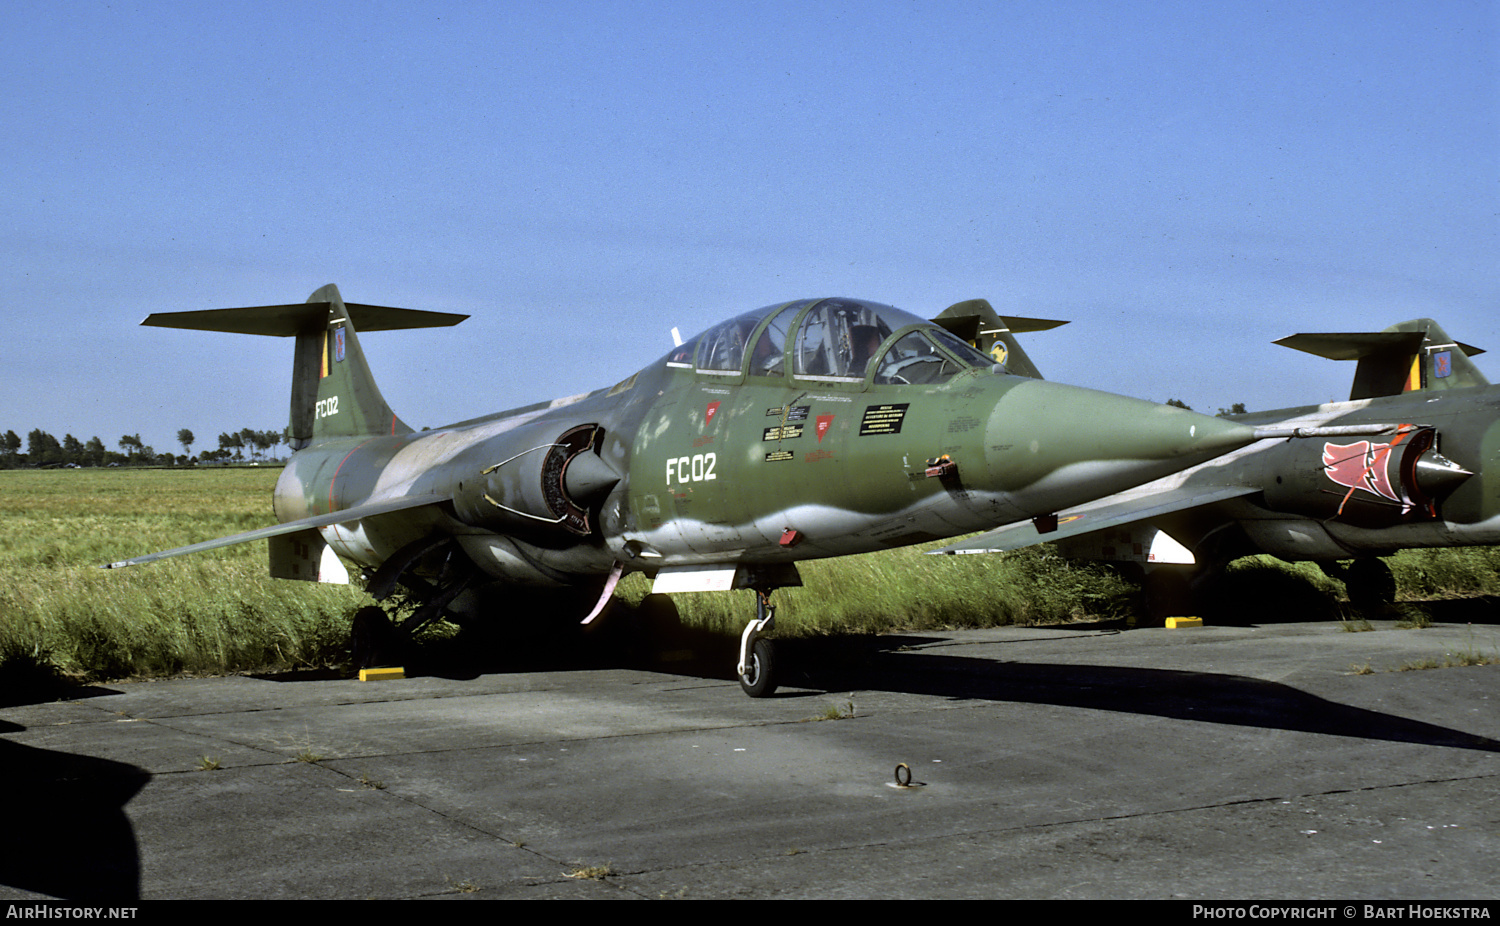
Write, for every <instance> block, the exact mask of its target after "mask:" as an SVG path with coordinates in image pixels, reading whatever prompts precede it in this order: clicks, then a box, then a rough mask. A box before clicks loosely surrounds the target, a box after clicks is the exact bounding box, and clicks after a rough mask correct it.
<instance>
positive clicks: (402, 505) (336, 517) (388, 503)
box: [100, 495, 448, 569]
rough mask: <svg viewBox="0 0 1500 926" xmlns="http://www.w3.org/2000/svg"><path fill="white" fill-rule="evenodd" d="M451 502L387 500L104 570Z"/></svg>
mask: <svg viewBox="0 0 1500 926" xmlns="http://www.w3.org/2000/svg"><path fill="white" fill-rule="evenodd" d="M446 501H448V497H447V496H446V495H407V496H403V497H401V498H393V499H387V500H385V501H380V502H370V503H368V504H364V505H356V506H354V507H353V508H345V509H343V510H342V511H330V512H329V513H328V514H320V515H314V516H313V517H310V518H298V519H297V520H295V521H287V522H285V523H283V524H275V525H272V526H271V527H262V528H259V529H258V530H253V531H246V532H244V533H243V534H231V535H230V536H228V537H219V538H216V539H214V540H205V541H203V542H202V543H195V544H192V545H190V546H186V547H178V548H176V549H175V550H163V551H161V552H160V553H147V554H146V555H145V556H136V557H132V558H131V559H124V560H120V561H119V562H117V563H109V564H108V565H106V566H102V567H100V568H102V569H119V568H120V567H122V566H139V565H141V564H142V563H154V562H156V561H157V560H159V559H167V558H169V557H173V556H186V555H187V554H189V553H202V552H203V551H205V550H217V549H219V548H220V547H232V546H234V545H235V544H239V543H250V542H251V541H253V540H265V539H267V538H270V537H279V536H281V535H283V534H291V533H295V532H297V531H304V530H309V529H311V528H315V527H328V526H329V525H331V524H344V523H347V522H349V521H360V520H363V519H365V518H373V517H375V516H377V515H382V514H390V513H391V512H393V511H407V510H409V509H412V508H423V507H426V506H427V505H438V504H442V503H443V502H446Z"/></svg>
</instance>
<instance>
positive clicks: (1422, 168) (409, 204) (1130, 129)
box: [0, 0, 1500, 451]
mask: <svg viewBox="0 0 1500 926" xmlns="http://www.w3.org/2000/svg"><path fill="white" fill-rule="evenodd" d="M0 22H3V23H4V26H5V28H4V29H3V30H0V125H3V126H4V128H5V131H4V133H3V137H0V204H3V209H4V215H5V216H6V221H5V223H4V224H3V226H0V235H3V240H4V246H3V247H0V268H3V274H4V279H5V281H6V285H5V288H4V291H3V294H0V313H3V315H0V318H3V319H4V323H5V328H4V330H5V332H6V335H7V337H6V339H5V344H4V347H3V348H0V351H3V352H0V358H3V362H0V431H3V430H5V429H11V430H15V431H16V432H17V433H19V434H21V435H22V436H23V437H24V436H25V434H26V432H27V431H29V430H30V429H32V428H37V427H40V428H42V429H44V430H47V431H49V432H51V433H52V434H54V435H55V436H57V437H58V438H61V437H62V436H63V435H64V434H65V433H71V434H74V435H75V436H77V437H79V438H81V439H87V438H88V437H91V436H94V435H99V436H101V437H102V438H104V441H105V444H106V445H107V446H110V447H114V446H115V444H116V441H118V439H119V436H120V435H121V434H125V433H140V434H141V435H142V437H143V439H144V440H145V441H146V442H147V443H149V444H152V445H154V446H155V447H156V449H157V450H158V451H161V450H168V449H177V446H176V443H175V435H176V432H177V430H178V429H179V428H183V427H186V428H190V429H192V430H193V431H194V432H195V433H196V434H197V436H198V446H197V448H195V449H206V448H208V447H210V446H212V445H214V443H215V438H216V436H217V434H218V433H219V432H220V431H226V430H238V429H240V428H242V427H253V428H257V429H273V428H274V429H279V428H280V427H282V426H283V425H284V424H285V423H286V403H287V392H288V386H289V375H290V368H291V344H290V342H289V341H284V340H281V339H271V338H250V337H236V336H234V335H227V334H213V333H202V332H186V331H168V330H159V329H151V328H141V327H138V323H139V322H140V320H141V319H142V318H143V317H144V316H145V315H146V314H147V313H149V312H155V311H179V310H188V309H202V308H218V307H225V306H239V305H261V304H273V303H285V302H300V301H302V300H304V299H306V298H307V296H308V294H309V293H311V292H312V291H313V290H314V289H316V288H317V287H318V286H320V285H322V284H324V283H328V282H333V283H337V284H339V286H340V288H341V290H342V291H343V294H344V297H345V298H346V299H348V300H350V301H353V302H366V303H374V304H379V305H394V306H405V307H410V308H419V309H432V310H437V311H449V312H464V313H468V314H471V315H472V316H473V318H471V319H470V320H469V321H467V322H465V323H464V324H462V325H460V326H459V327H457V328H451V329H439V330H434V331H420V332H410V333H405V332H396V333H375V334H371V335H370V336H369V337H367V338H365V339H364V345H365V348H366V351H367V352H368V353H369V355H370V359H371V363H372V365H373V367H374V369H375V372H376V375H377V378H378V379H379V380H380V383H381V387H382V389H383V391H384V392H385V395H386V398H387V399H388V400H389V401H390V402H391V404H392V405H393V406H394V407H395V408H396V409H397V411H398V412H399V413H400V414H401V415H402V417H403V418H405V419H406V420H407V421H409V422H411V423H412V424H414V425H416V426H419V427H420V426H423V425H438V424H442V423H445V422H448V421H454V420H458V419H462V418H467V417H471V416H474V415H478V414H483V413H486V412H490V411H496V410H499V409H502V408H508V407H512V406H517V405H522V404H527V403H530V402H533V401H539V400H542V399H547V398H552V397H556V396H559V395H567V394H571V393H576V392H581V391H584V390H586V389H591V388H596V387H599V386H605V385H609V384H611V383H613V382H615V381H617V380H619V379H622V378H624V377H625V376H626V375H628V374H629V373H630V372H632V371H633V370H635V369H637V368H639V367H641V366H643V365H644V364H646V363H648V362H650V361H652V360H653V359H655V358H657V357H659V356H660V355H661V354H663V353H664V352H665V351H666V349H667V348H668V347H669V346H670V335H669V332H670V329H671V328H672V327H673V326H678V327H680V328H681V330H682V332H683V334H684V335H689V334H691V333H694V332H696V331H699V330H701V329H703V328H705V327H707V326H708V325H710V324H712V323H713V322H715V321H717V320H719V319H722V318H725V317H728V316H731V315H734V314H738V313H740V312H742V311H745V310H747V309H751V308H755V307H757V306H762V305H768V304H770V303H774V302H780V301H785V300H789V299H794V298H804V297H811V296H825V295H843V296H855V297H863V298H868V299H873V300H876V301H879V302H886V303H890V304H893V305H896V306H898V307H900V308H903V309H907V310H909V311H913V312H917V313H920V314H924V315H929V316H930V315H934V314H936V313H937V312H939V311H941V310H942V309H943V308H944V307H946V306H947V305H949V304H951V303H953V302H956V301H959V300H961V299H968V298H973V297H980V296H982V297H985V298H988V299H989V300H990V301H991V302H992V303H994V305H995V306H996V308H997V309H998V310H999V311H1001V312H1003V313H1008V314H1015V315H1034V316H1041V317H1048V318H1065V319H1071V320H1072V322H1073V323H1072V324H1071V325H1068V326H1066V327H1064V328H1061V329H1057V330H1055V331H1051V332H1047V333H1044V334H1038V335H1033V336H1031V338H1030V339H1029V340H1028V342H1027V343H1028V346H1029V350H1030V352H1031V354H1032V356H1033V358H1034V359H1035V360H1036V361H1037V362H1038V363H1039V365H1041V367H1042V369H1043V371H1044V372H1045V373H1046V374H1047V376H1048V378H1050V379H1055V380H1059V381H1063V382H1070V383H1076V384H1079V385H1086V386H1091V387H1095V388H1100V389H1106V390H1109V391H1113V392H1120V393H1124V394H1128V395H1138V396H1143V397H1146V398H1150V399H1155V400H1157V401H1162V400H1165V399H1167V398H1168V397H1177V398H1180V399H1183V400H1185V401H1187V402H1188V403H1189V404H1190V405H1192V406H1194V407H1195V408H1198V409H1200V410H1207V411H1209V412H1212V411H1214V410H1216V409H1217V408H1218V407H1220V406H1228V405H1229V404H1230V403H1232V402H1245V403H1246V404H1247V405H1249V407H1250V408H1251V409H1266V408H1277V407H1283V406H1289V405H1297V404H1303V403H1309V402H1318V401H1330V400H1337V399H1342V398H1345V397H1346V396H1347V392H1348V384H1349V382H1350V379H1351V378H1352V376H1353V369H1352V365H1349V364H1338V363H1333V362H1331V361H1326V360H1320V359H1318V358H1314V357H1311V356H1308V355H1304V354H1299V353H1297V352H1293V351H1288V350H1286V349H1284V348H1279V347H1275V346H1273V345H1271V344H1270V341H1271V340H1273V339H1274V338H1277V337H1281V336H1284V335H1287V334H1291V333H1294V332H1297V331H1358V330H1377V329H1379V328H1382V327H1384V326H1386V325H1388V324H1390V323H1392V322H1395V321H1398V320H1402V319H1406V318H1413V317H1418V316H1432V317H1434V318H1437V319H1438V320H1439V321H1440V322H1441V323H1442V324H1443V325H1444V326H1445V327H1446V328H1447V329H1448V331H1449V333H1450V334H1452V335H1453V336H1455V337H1457V338H1459V339H1461V340H1464V341H1468V342H1470V343H1474V344H1478V345H1479V346H1481V347H1491V348H1493V349H1496V350H1500V312H1497V311H1496V309H1497V306H1500V263H1497V256H1500V249H1497V245H1500V4H1497V3H1496V2H1457V0H1453V2H1442V0H1438V2H1433V0H1425V2H1409V3H1381V2H1368V0H1366V2H1355V3H1333V2H1330V3H1309V2H1260V3H1253V4H1252V3H1237V2H1218V0H1216V2H1209V3H1203V2H1201V0H1198V2H1182V3H1178V2H1168V0H1161V2H1138V3H1137V2H1126V0H1112V2H1061V0H1045V2H1024V0H1016V2H997V0H990V2H979V3H969V2H958V0H954V2H909V0H908V2H882V0H862V2H852V3H835V2H817V0H803V2H785V3H783V2H721V3H709V2H707V0H699V2H670V0H658V2H652V3H633V2H623V0H617V2H547V3H540V2H537V3H518V2H517V3H479V2H469V3H456V4H450V3H441V2H422V3H382V2H363V3H339V2H318V3H311V2H308V3H279V2H258V3H238V2H235V3H230V2H201V3H185V2H174V3H151V2H143V3H132V2H125V3H122V2H116V0H111V2H94V0H70V2H64V3H58V2H55V0H53V2H45V3H40V2H27V0H10V2H8V3H7V4H6V5H5V7H4V14H3V19H0ZM1497 356H1500V355H1497ZM1490 360H1491V358H1490V357H1487V356H1486V357H1481V358H1480V359H1479V365H1480V367H1481V369H1483V370H1485V371H1486V372H1487V373H1488V374H1489V375H1490V377H1491V378H1492V379H1496V380H1500V367H1497V366H1496V365H1495V364H1494V363H1492V362H1490Z"/></svg>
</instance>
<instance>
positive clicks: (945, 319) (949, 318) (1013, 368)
mask: <svg viewBox="0 0 1500 926" xmlns="http://www.w3.org/2000/svg"><path fill="white" fill-rule="evenodd" d="M933 321H934V322H936V323H937V324H939V325H941V326H942V327H944V328H946V329H948V331H949V332H951V333H953V334H956V335H958V336H959V337H961V338H963V339H964V340H965V341H968V342H969V343H970V344H972V345H974V346H975V347H977V348H979V349H980V350H982V351H984V352H985V353H986V354H989V355H990V356H991V357H994V358H995V362H996V363H998V364H1000V365H1001V366H1003V367H1005V372H1007V373H1013V374H1015V375H1016V376H1029V377H1030V378H1032V379H1042V378H1043V376H1042V373H1041V371H1040V370H1038V369H1037V368H1036V364H1034V363H1032V362H1031V358H1030V357H1028V356H1026V351H1024V350H1022V349H1021V344H1020V342H1018V341H1017V340H1016V339H1015V337H1014V336H1015V335H1017V334H1023V333H1025V332H1028V331H1046V330H1048V329H1050V328H1056V327H1058V326H1059V325H1066V324H1067V322H1065V321H1053V320H1051V319H1047V318H1022V317H1020V316H1018V315H998V314H996V313H995V309H994V307H993V306H991V305H990V304H989V302H988V301H987V300H984V299H969V300H966V301H964V302H960V303H957V304H955V305H951V306H949V307H948V308H946V309H944V310H943V313H942V314H941V315H939V316H938V317H937V318H934V319H933Z"/></svg>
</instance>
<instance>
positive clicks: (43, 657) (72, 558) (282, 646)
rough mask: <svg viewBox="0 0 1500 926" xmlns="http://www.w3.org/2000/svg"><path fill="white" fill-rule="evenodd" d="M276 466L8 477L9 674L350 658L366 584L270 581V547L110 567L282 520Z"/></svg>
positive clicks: (4, 486)
mask: <svg viewBox="0 0 1500 926" xmlns="http://www.w3.org/2000/svg"><path fill="white" fill-rule="evenodd" d="M277 473H278V471H277V470H274V469H216V470H200V471H193V470H187V471H174V470H145V471H142V470H46V471H6V472H0V531H3V536H4V537H5V538H6V542H5V543H4V545H3V547H0V576H4V577H5V581H4V582H3V583H0V667H3V668H4V669H7V670H8V671H11V672H16V671H21V670H22V669H24V668H25V667H28V666H30V667H33V668H34V667H35V666H37V665H45V666H50V667H52V668H54V669H56V670H57V671H59V672H62V673H65V674H69V675H76V676H80V677H84V678H114V677H123V676H132V675H137V676H138V675H152V676H156V675H174V674H179V673H194V674H202V673H222V672H230V671H237V670H245V669H260V668H286V667H297V666H309V665H321V664H325V663H327V662H329V661H330V660H332V659H336V658H338V655H339V651H340V649H341V648H342V646H343V642H344V640H345V639H346V638H347V634H348V618H347V614H348V613H349V612H350V611H351V610H352V609H354V608H356V607H358V606H359V604H361V603H364V602H366V601H367V599H366V597H365V596H364V594H363V593H362V592H361V591H359V590H358V589H357V588H351V587H343V586H323V585H315V584H311V583H303V582H279V581H276V580H273V579H270V578H269V577H267V576H266V546H265V544H264V543H255V544H245V545H242V546H236V547H227V548H224V549H222V550H215V551H211V552H208V553H201V554H197V555H195V556H191V557H184V558H182V559H175V560H165V561H162V562H158V563H154V564H151V565H148V566H137V567H132V568H129V569H114V570H103V569H100V568H98V567H99V566H100V565H102V564H104V563H110V562H115V561H117V560H122V559H125V558H127V557H130V556H134V555H138V554H141V553H148V552H152V551H154V550H161V549H168V548H171V547H176V546H183V545H185V544H189V543H194V542H197V541H199V540H206V539H209V538H212V537H217V536H221V535H224V534H232V533H236V532H238V531H245V530H251V529H254V528H256V527H260V526H264V525H266V524H271V523H274V521H275V518H274V517H273V516H272V514H271V490H272V487H273V486H274V484H275V481H276V476H277Z"/></svg>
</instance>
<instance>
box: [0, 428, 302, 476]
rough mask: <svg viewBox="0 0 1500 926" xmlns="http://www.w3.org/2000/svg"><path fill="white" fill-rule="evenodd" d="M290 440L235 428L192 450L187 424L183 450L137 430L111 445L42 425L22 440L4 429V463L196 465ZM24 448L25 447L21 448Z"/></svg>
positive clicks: (0, 456)
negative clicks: (149, 440)
mask: <svg viewBox="0 0 1500 926" xmlns="http://www.w3.org/2000/svg"><path fill="white" fill-rule="evenodd" d="M285 440H286V433H285V432H284V431H257V430H255V429H253V428H242V429H240V430H238V431H235V432H233V433H229V432H225V433H222V434H220V435H219V446H218V449H215V450H204V451H202V452H200V453H199V454H198V455H197V456H194V455H193V444H194V443H196V442H197V438H196V437H195V436H194V435H193V432H192V431H190V430H188V429H187V428H183V429H182V430H180V431H178V432H177V443H179V444H181V445H182V453H178V454H174V453H172V452H171V451H166V452H163V453H158V452H157V451H156V449H155V448H154V447H151V446H149V445H147V444H145V443H143V442H142V441H141V436H140V435H139V434H122V435H121V436H120V439H119V441H118V442H117V443H116V446H117V447H119V448H120V449H119V450H111V449H110V448H108V447H105V446H104V441H102V440H100V439H99V438H98V437H97V436H95V437H91V438H89V439H88V440H86V441H80V440H79V439H78V438H76V437H74V436H73V435H71V434H65V435H63V439H62V440H60V441H59V440H58V439H57V438H56V437H53V436H52V435H51V434H48V433H47V432H46V431H43V430H42V429H40V428H36V429H34V430H32V431H31V432H30V433H28V434H27V435H26V441H25V443H24V444H23V443H22V441H21V437H20V435H18V434H17V433H16V432H15V431H6V432H5V433H4V434H3V435H0V469H20V468H23V467H33V468H35V467H70V466H193V465H197V464H200V463H228V462H230V461H231V460H234V461H244V460H246V459H247V455H248V459H249V460H251V461H252V462H253V461H259V460H261V459H262V458H265V457H267V456H270V457H271V458H272V459H274V455H273V453H272V452H273V451H274V450H275V449H276V448H277V447H279V446H281V444H282V443H283V442H285ZM23 447H24V448H25V450H24V452H23V451H22V448H23Z"/></svg>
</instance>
